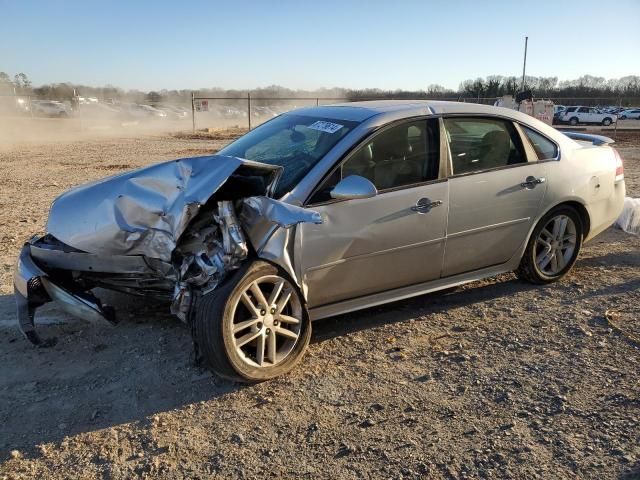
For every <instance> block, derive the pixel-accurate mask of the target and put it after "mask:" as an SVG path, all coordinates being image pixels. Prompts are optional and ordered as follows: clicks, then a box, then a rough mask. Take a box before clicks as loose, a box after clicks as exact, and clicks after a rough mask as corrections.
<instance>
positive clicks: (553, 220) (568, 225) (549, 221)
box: [516, 205, 584, 284]
mask: <svg viewBox="0 0 640 480" xmlns="http://www.w3.org/2000/svg"><path fill="white" fill-rule="evenodd" d="M583 234H584V227H583V225H582V219H581V217H580V214H579V213H578V212H577V211H576V210H575V209H574V208H573V207H570V206H568V205H561V206H559V207H557V208H554V209H553V210H551V211H550V212H549V213H547V214H546V215H545V216H544V217H542V219H540V221H539V222H538V224H537V225H536V227H535V228H534V229H533V232H532V234H531V237H530V238H529V242H528V243H527V248H526V249H525V252H524V255H523V256H522V260H520V266H519V267H518V269H517V270H516V275H517V276H518V278H520V279H522V280H526V281H528V282H531V283H535V284H545V283H552V282H556V281H558V280H560V279H561V278H562V277H564V276H565V275H566V274H567V273H569V271H570V270H571V268H572V267H573V265H574V264H575V262H576V259H577V258H578V254H579V253H580V248H581V247H582V239H583V238H582V237H583Z"/></svg>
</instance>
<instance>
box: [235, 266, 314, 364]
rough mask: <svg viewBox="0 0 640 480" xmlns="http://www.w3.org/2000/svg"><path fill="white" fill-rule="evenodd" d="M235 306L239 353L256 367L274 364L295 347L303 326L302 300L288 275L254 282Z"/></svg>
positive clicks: (267, 277)
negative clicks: (285, 277) (289, 280)
mask: <svg viewBox="0 0 640 480" xmlns="http://www.w3.org/2000/svg"><path fill="white" fill-rule="evenodd" d="M237 298H238V299H237V300H236V302H235V304H234V305H233V306H232V312H231V313H232V318H233V322H232V324H231V328H232V330H233V331H232V339H233V344H234V348H235V350H236V353H237V354H238V355H239V356H240V358H241V359H242V360H243V361H244V362H245V363H247V364H248V365H250V366H252V367H272V366H274V365H277V364H279V363H281V362H282V361H284V360H285V359H286V358H287V357H288V355H289V354H290V353H291V352H292V351H293V349H294V347H295V345H296V343H297V341H298V338H299V336H300V333H301V327H302V315H303V309H302V304H301V303H300V299H299V297H298V294H297V292H296V290H295V288H294V287H293V286H292V285H291V283H289V282H288V281H287V280H286V279H284V278H282V277H280V276H277V275H267V276H264V277H260V278H258V279H256V280H254V281H253V282H251V283H250V284H249V285H248V286H247V287H246V288H245V289H244V291H243V292H242V293H241V294H240V296H239V297H237Z"/></svg>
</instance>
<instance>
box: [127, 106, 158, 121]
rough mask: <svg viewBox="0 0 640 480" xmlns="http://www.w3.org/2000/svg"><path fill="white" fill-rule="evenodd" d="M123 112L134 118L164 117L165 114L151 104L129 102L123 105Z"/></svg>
mask: <svg viewBox="0 0 640 480" xmlns="http://www.w3.org/2000/svg"><path fill="white" fill-rule="evenodd" d="M123 112H124V113H125V114H126V115H127V116H129V117H130V118H134V119H142V120H144V119H166V118H167V114H166V112H163V111H162V110H158V109H157V108H154V107H152V106H151V105H138V104H135V103H133V104H129V105H123Z"/></svg>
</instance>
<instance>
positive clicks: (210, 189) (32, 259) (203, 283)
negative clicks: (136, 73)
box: [14, 101, 625, 382]
mask: <svg viewBox="0 0 640 480" xmlns="http://www.w3.org/2000/svg"><path fill="white" fill-rule="evenodd" d="M610 143H612V141H611V140H610V139H608V138H606V137H600V136H595V135H586V134H567V135H565V134H562V133H560V132H558V131H557V130H555V129H553V128H551V127H549V126H547V125H545V124H543V123H541V122H539V121H537V120H536V119H534V118H532V117H529V116H526V115H524V114H521V113H518V112H515V111H512V110H506V109H502V108H496V107H488V106H482V105H474V104H463V103H450V102H430V101H425V102H407V101H381V102H363V103H349V104H342V105H332V106H323V107H316V108H308V109H301V110H295V111H293V112H289V113H286V114H283V115H280V116H278V117H276V118H274V119H272V120H270V121H268V122H266V123H264V124H263V125H261V126H260V127H258V128H256V129H255V130H253V131H251V132H249V133H247V134H246V135H244V136H243V137H240V138H239V139H238V140H236V141H235V142H233V143H231V144H230V145H228V146H227V147H225V148H224V149H223V150H221V151H220V152H218V154H216V155H210V156H204V157H195V158H187V159H181V160H175V161H171V162H165V163H160V164H157V165H152V166H149V167H145V168H142V169H139V170H136V171H132V172H128V173H124V174H121V175H118V176H115V177H112V178H108V179H105V180H103V181H100V182H96V183H93V184H90V185H85V186H80V187H77V188H75V189H73V190H71V191H69V192H67V193H65V194H63V195H61V196H60V197H59V198H58V199H56V200H55V202H54V203H53V205H52V206H51V211H50V215H49V220H48V223H47V232H48V233H47V234H46V235H45V236H43V237H34V238H33V239H32V240H31V241H30V242H28V243H27V244H26V245H25V247H24V248H23V250H22V252H21V254H20V258H19V261H18V264H17V268H16V273H15V280H14V283H15V292H16V302H17V306H18V319H19V324H20V328H21V329H22V331H23V332H24V334H25V336H26V337H27V338H28V339H29V340H31V341H32V342H33V343H43V340H41V338H40V337H39V336H38V334H37V333H36V331H35V325H34V316H35V311H36V308H37V307H39V306H40V305H42V304H43V303H46V302H49V301H55V302H57V303H58V305H59V306H60V307H61V308H63V309H65V310H66V311H68V312H70V313H72V314H75V315H78V316H80V317H82V318H85V319H88V320H95V321H106V322H109V323H112V324H113V323H116V322H117V320H118V317H117V315H116V312H115V310H114V309H113V308H112V307H110V306H107V305H104V304H103V303H102V302H101V301H100V300H99V299H98V298H97V297H96V296H95V294H94V293H93V292H92V291H93V289H94V288H96V287H102V288H109V289H113V290H117V291H122V292H127V293H131V294H135V295H140V296H143V297H145V298H147V299H149V301H151V300H154V299H155V300H158V301H164V302H166V303H167V304H168V305H170V307H169V308H170V309H171V311H172V312H173V313H174V314H175V315H176V316H177V317H178V318H180V319H181V320H182V321H184V322H185V323H187V324H188V325H189V326H190V327H191V331H192V332H193V337H194V345H195V348H196V353H197V358H199V359H200V360H201V361H202V362H203V363H204V364H205V365H207V366H208V367H209V368H211V369H212V370H213V371H215V372H217V373H218V374H220V375H222V376H225V377H230V378H233V379H236V380H242V381H249V382H251V381H260V380H265V379H269V378H272V377H275V376H277V375H280V374H282V373H284V372H287V371H289V370H290V369H291V368H293V366H294V365H296V364H297V363H298V362H299V361H300V360H301V358H302V356H303V354H304V351H305V349H306V347H307V345H308V343H309V339H310V336H311V321H312V320H317V319H321V318H325V317H329V316H333V315H338V314H341V313H345V312H350V311H354V310H358V309H362V308H367V307H371V306H373V305H379V304H383V303H387V302H392V301H396V300H400V299H404V298H408V297H412V296H416V295H421V294H424V293H427V292H431V291H435V290H440V289H445V288H449V287H452V286H455V285H460V284H463V283H466V282H471V281H474V280H478V279H481V278H485V277H490V276H493V275H497V274H500V273H503V272H508V271H515V272H516V273H517V274H518V276H519V277H520V278H522V279H524V280H527V281H530V282H533V283H538V284H543V283H548V282H553V281H556V280H558V279H560V278H562V277H563V276H565V275H566V274H567V273H568V272H569V270H570V269H571V267H572V266H573V264H574V263H575V261H576V258H577V256H578V253H579V251H580V248H581V246H582V244H583V243H584V242H586V241H588V240H590V239H592V238H593V237H595V236H596V235H598V234H599V233H600V232H602V231H603V230H604V229H606V228H607V227H609V226H610V225H611V224H612V223H613V222H614V221H615V219H616V218H617V217H618V215H619V214H620V212H621V210H622V206H623V200H624V196H625V185H624V173H623V165H622V160H621V158H620V156H619V155H618V153H617V152H616V150H615V149H613V148H612V147H611V146H610Z"/></svg>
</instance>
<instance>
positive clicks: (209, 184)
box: [47, 155, 281, 261]
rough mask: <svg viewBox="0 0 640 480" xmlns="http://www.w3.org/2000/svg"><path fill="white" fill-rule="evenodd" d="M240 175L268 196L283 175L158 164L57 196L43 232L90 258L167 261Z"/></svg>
mask: <svg viewBox="0 0 640 480" xmlns="http://www.w3.org/2000/svg"><path fill="white" fill-rule="evenodd" d="M239 170H247V171H249V172H251V173H253V174H257V175H262V176H265V177H268V178H267V180H268V181H267V182H266V183H267V184H268V188H267V190H269V191H270V190H272V189H273V186H274V184H275V182H276V181H277V179H278V177H279V175H280V173H281V168H280V167H274V166H271V165H266V164H262V163H257V162H252V161H249V160H243V159H240V158H235V157H226V156H222V155H211V156H205V157H194V158H184V159H180V160H172V161H169V162H164V163H159V164H155V165H151V166H149V167H144V168H141V169H138V170H134V171H131V172H127V173H123V174H120V175H116V176H114V177H109V178H106V179H104V180H100V181H98V182H94V183H90V184H87V185H83V186H80V187H77V188H74V189H72V190H70V191H68V192H66V193H64V194H62V195H60V196H59V197H58V198H57V199H56V200H55V201H54V202H53V204H52V205H51V210H50V212H49V220H48V222H47V231H48V232H49V233H50V234H52V235H53V236H54V237H56V238H57V239H59V240H60V241H62V242H64V243H66V244H67V245H70V246H72V247H74V248H77V249H79V250H83V251H85V252H89V253H94V254H98V255H145V256H148V257H152V258H159V259H161V260H165V261H169V260H170V259H171V252H172V251H173V250H174V249H175V247H176V242H177V241H178V239H179V238H180V236H181V235H182V233H183V232H184V230H185V228H186V227H187V225H188V224H189V222H190V221H191V220H192V219H193V218H194V217H195V216H196V215H197V214H198V211H199V210H200V207H201V206H202V205H204V204H205V203H206V202H207V200H209V198H210V197H211V196H212V195H213V194H214V193H215V192H216V191H217V190H218V189H219V188H220V187H221V186H222V185H223V184H224V183H225V181H226V180H227V179H228V178H229V177H230V176H231V175H232V174H233V173H234V172H236V171H239ZM267 194H268V192H267Z"/></svg>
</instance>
